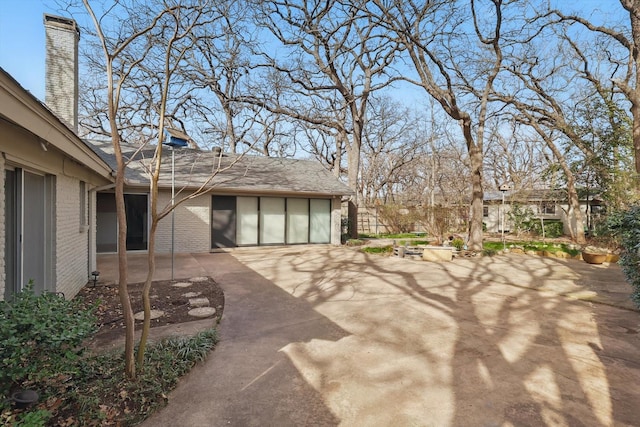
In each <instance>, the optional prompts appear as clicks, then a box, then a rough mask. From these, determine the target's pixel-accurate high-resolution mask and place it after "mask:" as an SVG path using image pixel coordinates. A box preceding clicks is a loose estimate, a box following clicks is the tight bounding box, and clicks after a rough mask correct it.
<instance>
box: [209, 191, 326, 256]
mask: <svg viewBox="0 0 640 427" xmlns="http://www.w3.org/2000/svg"><path fill="white" fill-rule="evenodd" d="M211 203H212V208H211V230H212V231H211V247H212V248H225V247H234V246H259V245H283V244H304V243H330V242H331V200H330V199H307V198H298V197H288V198H287V197H258V196H255V197H245V196H238V197H235V196H213V197H212V202H211Z"/></svg>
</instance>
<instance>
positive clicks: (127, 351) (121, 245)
mask: <svg viewBox="0 0 640 427" xmlns="http://www.w3.org/2000/svg"><path fill="white" fill-rule="evenodd" d="M118 147H119V145H118ZM117 151H120V150H117ZM116 157H118V156H116ZM119 158H120V161H119V163H120V162H122V154H120V156H119ZM115 191H116V216H117V218H118V294H119V296H120V304H121V305H122V315H123V317H124V324H125V340H124V361H125V374H126V376H127V377H128V378H132V379H133V378H135V377H136V365H135V360H134V346H135V321H134V318H133V310H132V308H131V300H130V298H129V289H128V279H127V269H128V265H127V214H126V210H125V205H124V163H123V164H122V166H118V170H117V171H116V188H115Z"/></svg>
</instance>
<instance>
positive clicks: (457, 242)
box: [451, 237, 464, 251]
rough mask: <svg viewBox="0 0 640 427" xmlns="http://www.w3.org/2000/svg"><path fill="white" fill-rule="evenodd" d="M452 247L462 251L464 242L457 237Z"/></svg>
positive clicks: (452, 242)
mask: <svg viewBox="0 0 640 427" xmlns="http://www.w3.org/2000/svg"><path fill="white" fill-rule="evenodd" d="M451 246H453V247H454V248H456V250H458V251H461V250H462V249H463V248H464V240H462V239H461V238H459V237H456V238H455V239H453V240H452V241H451Z"/></svg>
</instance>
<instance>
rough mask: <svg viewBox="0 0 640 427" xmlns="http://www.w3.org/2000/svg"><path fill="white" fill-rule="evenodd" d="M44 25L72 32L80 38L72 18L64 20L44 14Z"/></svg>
mask: <svg viewBox="0 0 640 427" xmlns="http://www.w3.org/2000/svg"><path fill="white" fill-rule="evenodd" d="M44 24H45V26H46V25H50V26H55V27H59V28H66V29H69V30H72V31H76V32H77V33H78V38H79V37H80V28H78V24H77V23H76V21H75V20H73V19H72V18H65V17H64V16H56V15H51V14H49V13H45V14H44Z"/></svg>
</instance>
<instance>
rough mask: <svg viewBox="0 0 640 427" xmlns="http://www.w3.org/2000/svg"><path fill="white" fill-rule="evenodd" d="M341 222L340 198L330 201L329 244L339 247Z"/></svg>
mask: <svg viewBox="0 0 640 427" xmlns="http://www.w3.org/2000/svg"><path fill="white" fill-rule="evenodd" d="M341 221H342V201H341V200H340V197H336V198H334V199H331V244H332V245H334V246H340V244H341V233H340V232H341V231H342V230H341V228H342V225H341Z"/></svg>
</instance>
